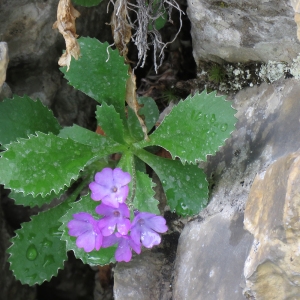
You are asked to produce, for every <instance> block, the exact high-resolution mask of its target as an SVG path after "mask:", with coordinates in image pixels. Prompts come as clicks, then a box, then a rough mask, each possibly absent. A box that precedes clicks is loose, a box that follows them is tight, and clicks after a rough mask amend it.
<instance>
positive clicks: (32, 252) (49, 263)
mask: <svg viewBox="0 0 300 300" xmlns="http://www.w3.org/2000/svg"><path fill="white" fill-rule="evenodd" d="M67 208H68V205H67V204H66V203H62V204H60V205H58V206H56V207H54V208H52V209H50V210H48V211H45V212H41V213H39V214H38V215H36V216H33V217H31V219H32V220H31V221H30V222H27V223H23V224H22V228H21V229H18V230H17V231H16V236H15V237H13V238H12V239H11V241H12V243H13V244H12V246H11V247H10V248H8V250H7V252H8V253H10V257H9V259H8V261H9V262H10V269H11V270H12V271H13V273H14V275H15V276H16V278H17V279H18V280H20V281H21V282H22V283H23V284H29V285H33V284H36V283H38V284H41V283H43V282H44V281H45V280H47V281H48V280H50V278H51V277H52V276H55V275H56V274H57V271H58V269H63V263H64V261H65V260H66V259H67V254H66V243H65V242H64V241H62V240H61V239H60V236H61V232H60V231H59V229H58V228H59V226H60V222H59V221H58V219H59V218H60V217H61V216H62V215H63V214H64V213H65V212H66V210H67Z"/></svg>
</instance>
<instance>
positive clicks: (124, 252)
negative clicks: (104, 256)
mask: <svg viewBox="0 0 300 300" xmlns="http://www.w3.org/2000/svg"><path fill="white" fill-rule="evenodd" d="M131 257H132V253H131V249H130V246H129V243H128V240H126V239H122V240H120V242H119V246H118V248H117V250H116V253H115V258H116V260H117V261H125V262H129V261H130V260H131Z"/></svg>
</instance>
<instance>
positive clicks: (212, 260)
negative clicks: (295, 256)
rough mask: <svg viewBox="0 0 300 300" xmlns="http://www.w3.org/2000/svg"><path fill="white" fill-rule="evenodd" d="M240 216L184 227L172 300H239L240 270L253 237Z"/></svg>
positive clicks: (242, 283) (241, 287)
mask: <svg viewBox="0 0 300 300" xmlns="http://www.w3.org/2000/svg"><path fill="white" fill-rule="evenodd" d="M243 219H244V218H243V213H236V214H235V215H233V216H232V218H228V217H226V216H225V215H224V214H217V215H215V216H212V217H210V218H208V219H206V220H205V221H204V222H203V223H199V222H193V223H190V224H188V225H187V226H186V227H185V229H184V231H183V233H182V234H181V236H180V239H179V247H178V254H177V258H176V268H175V280H174V282H173V298H172V299H174V300H181V299H205V300H216V299H219V300H221V299H224V300H228V299H230V300H242V299H245V297H244V296H243V293H242V291H243V287H244V286H245V279H244V276H243V268H244V263H245V259H246V257H247V255H248V251H249V248H250V247H251V245H252V240H253V237H252V236H251V234H249V232H247V231H246V230H244V229H243Z"/></svg>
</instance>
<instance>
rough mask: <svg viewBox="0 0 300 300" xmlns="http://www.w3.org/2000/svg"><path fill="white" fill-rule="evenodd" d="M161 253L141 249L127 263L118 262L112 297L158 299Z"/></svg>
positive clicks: (121, 299) (120, 299)
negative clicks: (141, 250)
mask: <svg viewBox="0 0 300 300" xmlns="http://www.w3.org/2000/svg"><path fill="white" fill-rule="evenodd" d="M163 260H164V257H163V255H162V254H161V253H152V252H150V251H143V252H142V253H141V254H140V255H138V256H135V258H134V259H133V260H132V261H131V262H129V263H118V264H117V266H116V270H115V276H114V280H115V282H114V299H116V300H123V299H125V298H126V299H128V300H136V299H143V300H153V299H160V296H161V295H160V289H159V283H160V271H161V268H162V265H163V263H164V262H163Z"/></svg>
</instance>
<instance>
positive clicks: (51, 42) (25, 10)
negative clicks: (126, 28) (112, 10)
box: [0, 0, 111, 127]
mask: <svg viewBox="0 0 300 300" xmlns="http://www.w3.org/2000/svg"><path fill="white" fill-rule="evenodd" d="M57 3H58V1H57V0H50V1H43V0H34V1H30V0H12V1H7V0H4V1H1V2H0V11H1V15H2V16H4V15H5V16H6V17H5V18H0V41H5V42H7V44H8V53H9V58H10V62H9V65H8V70H7V77H6V82H7V84H8V85H9V87H10V88H11V90H12V92H13V94H17V95H19V96H23V95H24V94H26V95H28V96H30V97H32V98H34V99H36V98H39V99H40V100H41V101H42V102H43V103H44V104H45V105H47V106H48V107H50V108H52V109H53V110H54V112H55V113H56V115H57V117H58V119H59V121H60V122H61V124H62V125H64V126H71V125H72V124H73V123H77V124H79V125H81V126H84V127H89V126H92V125H93V124H91V122H90V121H89V122H87V119H89V120H91V119H93V117H94V111H93V105H95V103H94V101H93V100H92V99H91V98H89V97H88V96H86V95H84V94H83V93H80V92H78V91H75V90H74V89H71V88H68V85H67V82H66V80H65V79H63V74H62V73H61V72H60V71H59V68H58V64H57V62H58V59H59V57H60V56H61V54H62V51H63V49H65V44H64V39H63V37H62V36H61V34H60V33H59V32H58V30H53V29H52V25H53V23H54V22H55V21H56V12H57ZM106 6H107V1H102V2H101V4H100V5H98V6H96V7H93V8H85V7H82V6H79V7H78V10H79V11H80V13H81V16H80V17H79V18H78V19H77V20H76V26H77V33H78V34H79V35H80V36H90V37H98V36H99V35H100V34H101V38H100V40H101V41H109V42H111V33H110V28H109V26H107V25H106V24H105V23H109V14H107V12H106ZM66 90H67V92H66ZM6 95H7V94H5V96H6ZM82 107H85V108H87V107H91V110H90V111H89V112H85V116H83V114H82V112H81V111H82ZM94 125H95V124H94Z"/></svg>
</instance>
